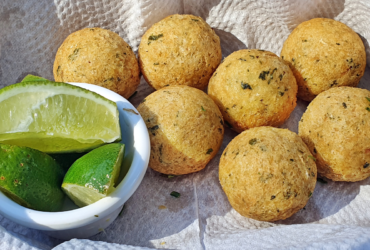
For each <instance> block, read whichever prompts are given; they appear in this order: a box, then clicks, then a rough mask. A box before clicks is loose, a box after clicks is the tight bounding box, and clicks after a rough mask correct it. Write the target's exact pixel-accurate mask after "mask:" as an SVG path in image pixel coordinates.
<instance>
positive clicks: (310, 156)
mask: <svg viewBox="0 0 370 250" xmlns="http://www.w3.org/2000/svg"><path fill="white" fill-rule="evenodd" d="M308 157H309V158H311V159H312V160H314V161H316V158H315V157H313V156H312V155H309V156H308Z"/></svg>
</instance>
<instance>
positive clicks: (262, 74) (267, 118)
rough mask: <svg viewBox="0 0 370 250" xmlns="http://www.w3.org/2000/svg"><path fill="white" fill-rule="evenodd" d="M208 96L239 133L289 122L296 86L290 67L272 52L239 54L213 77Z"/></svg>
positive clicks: (228, 60) (235, 54)
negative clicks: (287, 120)
mask: <svg viewBox="0 0 370 250" xmlns="http://www.w3.org/2000/svg"><path fill="white" fill-rule="evenodd" d="M208 94H209V96H210V97H211V98H212V99H213V100H214V101H215V103H216V104H217V105H218V107H219V108H220V110H221V112H222V115H223V117H224V119H225V120H226V121H227V122H228V123H229V125H230V126H231V127H232V128H233V129H234V130H236V131H238V132H241V131H244V130H246V129H249V128H253V127H258V126H274V127H277V126H279V125H281V124H283V123H284V121H285V120H286V119H288V118H289V115H290V113H291V112H292V111H293V110H294V108H295V106H296V100H297V97H296V95H297V83H296V80H295V78H294V75H293V73H292V71H291V70H290V68H289V66H288V65H287V64H286V63H284V61H283V60H281V59H280V58H279V57H278V56H276V55H275V54H274V53H272V52H268V51H262V50H239V51H236V52H234V53H232V54H231V55H229V56H228V57H227V58H225V60H224V62H223V63H222V64H221V65H220V66H219V67H218V68H217V70H216V72H215V73H214V74H213V76H212V78H211V80H210V82H209V86H208Z"/></svg>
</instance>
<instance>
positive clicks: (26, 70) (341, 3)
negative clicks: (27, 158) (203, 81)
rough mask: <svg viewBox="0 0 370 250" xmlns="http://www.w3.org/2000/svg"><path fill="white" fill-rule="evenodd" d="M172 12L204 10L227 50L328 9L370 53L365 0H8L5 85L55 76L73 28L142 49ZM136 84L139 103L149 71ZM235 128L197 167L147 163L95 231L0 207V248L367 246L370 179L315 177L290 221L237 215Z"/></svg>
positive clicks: (279, 36)
mask: <svg viewBox="0 0 370 250" xmlns="http://www.w3.org/2000/svg"><path fill="white" fill-rule="evenodd" d="M175 13H190V14H193V15H197V16H201V17H202V18H203V19H205V20H206V21H207V22H208V23H209V24H210V25H211V26H212V28H214V30H215V31H216V33H217V34H218V35H219V36H220V38H221V46H222V52H223V56H224V57H225V56H227V55H229V54H230V53H232V52H233V51H236V50H239V49H244V48H259V49H264V50H269V51H272V52H274V53H276V54H277V55H279V54H280V50H281V48H282V45H283V42H284V40H285V39H286V38H287V37H288V35H289V34H290V32H291V31H292V30H293V29H294V28H295V27H296V26H297V25H298V24H299V23H301V22H303V21H305V20H309V19H311V18H315V17H327V18H333V19H335V20H338V21H341V22H343V23H345V24H347V25H348V26H350V27H351V28H352V29H354V30H355V31H356V32H357V33H358V34H359V35H360V36H361V38H362V40H363V42H364V44H365V47H366V53H367V59H368V60H367V61H368V62H369V59H370V48H369V43H368V41H369V39H370V2H369V1H368V0H311V1H304V0H273V1H268V0H261V1H253V0H244V1H242V0H235V1H231V0H228V1H226V0H203V1H199V0H176V1H175V0H158V1H155V0H140V1H129V0H119V1H118V0H111V1H108V0H102V1H93V0H83V1H78V0H69V1H68V0H54V1H53V2H52V1H48V0H40V1H36V0H32V1H31V0H28V1H27V0H19V1H16V2H14V1H12V0H2V3H1V5H0V32H1V35H0V88H1V87H4V86H7V85H10V84H13V83H15V82H19V81H20V80H21V79H22V78H23V77H24V76H25V75H27V74H35V75H40V76H43V77H46V78H48V79H53V75H52V65H53V62H54V57H55V54H56V51H57V49H58V47H59V46H60V45H61V43H62V42H63V40H64V39H65V38H66V37H67V36H68V34H70V33H71V32H74V31H76V30H79V29H81V28H84V27H94V26H99V27H102V28H106V29H110V30H112V31H114V32H117V33H118V34H119V35H120V36H121V37H122V38H124V39H125V41H126V42H128V43H129V44H130V46H131V47H132V48H133V50H134V51H135V52H137V48H138V45H139V43H140V38H141V36H142V35H143V33H144V32H145V30H147V29H148V28H149V27H150V26H151V25H152V24H153V23H155V22H157V21H159V20H161V19H163V18H164V17H166V16H168V15H170V14H175ZM369 80H370V70H369V67H367V68H366V72H365V75H364V77H363V78H362V80H361V82H360V84H359V87H360V88H366V89H370V86H369ZM137 91H138V93H137V95H136V96H135V97H133V98H132V99H130V101H131V102H132V103H133V104H134V105H135V106H138V104H139V102H140V101H141V100H142V99H144V98H145V97H146V96H147V95H149V94H150V93H152V92H153V91H154V90H153V89H152V88H151V87H149V86H148V84H147V83H146V82H145V80H143V79H142V80H141V83H140V85H139V88H138V90H137ZM307 105H308V103H307V102H304V101H301V100H298V103H297V107H296V109H295V110H294V112H293V113H292V114H291V116H290V118H289V120H288V121H287V122H286V123H285V124H284V125H283V126H282V127H284V128H289V129H290V130H292V131H294V132H297V130H298V121H299V119H300V117H301V115H302V114H303V112H304V111H305V109H306V107H307ZM236 135H237V133H236V132H234V131H232V130H230V129H228V128H226V129H225V137H224V141H223V144H222V147H221V149H220V151H219V152H218V154H217V156H216V157H215V158H214V159H213V160H212V161H211V162H210V163H209V164H208V166H207V167H206V168H205V169H204V170H202V171H200V172H198V173H195V174H189V175H186V176H178V177H174V178H168V177H167V176H164V175H161V174H159V173H157V172H155V171H153V170H151V169H148V171H147V173H146V175H145V177H144V180H143V182H142V183H141V185H140V187H139V188H138V190H137V191H136V192H135V194H134V195H133V196H132V197H131V198H130V199H129V200H128V201H127V202H126V205H125V209H124V210H123V213H122V214H121V216H119V217H118V218H117V219H116V220H115V221H114V222H113V224H112V225H111V226H109V227H108V228H107V229H106V230H105V231H103V232H101V233H99V234H98V235H95V236H93V237H91V238H90V239H89V240H76V239H74V240H71V241H67V242H63V241H61V240H58V239H54V238H51V237H49V236H47V235H45V234H43V233H42V232H40V231H37V230H33V229H28V228H25V227H23V226H20V225H18V224H16V223H14V222H11V221H9V220H8V219H6V218H4V217H2V216H0V225H1V226H2V227H0V249H27V250H28V249H50V248H53V247H55V246H56V248H55V249H58V250H64V249H65V250H67V249H104V248H109V249H148V248H164V249H370V179H366V180H364V181H361V182H357V183H342V182H339V183H334V182H332V181H328V182H327V183H326V184H324V183H320V182H318V183H317V185H316V189H315V192H314V194H313V196H312V198H311V199H310V200H309V202H308V203H307V205H306V207H305V208H304V209H302V210H301V211H299V212H298V213H296V214H295V215H293V216H292V217H290V218H288V219H286V220H284V221H278V222H274V223H270V222H260V221H256V220H252V219H248V218H245V217H242V216H240V215H239V214H238V213H237V212H236V211H235V210H233V209H232V208H231V206H230V204H229V202H228V200H227V198H226V196H225V194H224V193H223V191H222V189H221V186H220V184H219V180H218V163H219V158H220V155H221V152H222V151H223V150H224V149H225V147H226V145H227V144H228V143H229V142H230V141H231V140H232V139H233V138H234V137H235V136H236ZM172 191H177V192H179V193H181V197H180V198H179V199H176V198H174V197H172V196H170V193H171V192H172ZM0 205H1V204H0ZM114 243H116V244H114ZM118 244H120V245H118ZM130 245H131V246H130ZM145 247H148V248H145Z"/></svg>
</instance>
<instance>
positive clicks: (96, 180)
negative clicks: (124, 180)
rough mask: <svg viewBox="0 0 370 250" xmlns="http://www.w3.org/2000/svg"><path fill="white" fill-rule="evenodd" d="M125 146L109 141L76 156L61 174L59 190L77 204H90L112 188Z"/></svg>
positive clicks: (107, 193)
mask: <svg viewBox="0 0 370 250" xmlns="http://www.w3.org/2000/svg"><path fill="white" fill-rule="evenodd" d="M124 149H125V145H124V144H121V143H112V144H108V145H104V146H102V147H99V148H96V149H94V150H92V151H91V152H89V153H87V154H86V155H84V156H82V157H81V158H79V159H78V160H77V161H75V163H73V165H72V166H71V167H70V168H69V170H68V172H67V174H66V175H65V177H64V180H63V184H62V189H63V190H64V192H65V193H66V194H67V195H68V196H69V197H70V198H71V199H72V200H73V201H74V203H75V204H76V205H77V206H79V207H83V206H87V205H89V204H92V203H94V202H96V201H98V200H100V199H102V198H104V197H106V196H107V195H109V194H110V193H111V192H112V191H113V190H114V185H115V184H117V179H118V176H119V172H120V169H121V164H122V160H123V155H124Z"/></svg>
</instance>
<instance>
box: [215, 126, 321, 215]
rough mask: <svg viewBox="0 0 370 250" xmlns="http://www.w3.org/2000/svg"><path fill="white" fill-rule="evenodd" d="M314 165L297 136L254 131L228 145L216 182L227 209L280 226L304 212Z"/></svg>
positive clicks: (282, 131)
mask: <svg viewBox="0 0 370 250" xmlns="http://www.w3.org/2000/svg"><path fill="white" fill-rule="evenodd" d="M316 174H317V172H316V165H315V162H314V160H313V159H312V155H311V153H310V151H309V150H308V148H307V146H306V145H305V144H304V143H303V141H302V140H301V138H299V136H298V135H297V134H295V133H293V132H291V131H289V130H287V129H278V128H272V127H258V128H252V129H249V130H246V131H244V132H243V133H241V134H239V135H238V136H236V137H235V138H234V139H233V140H232V141H231V142H230V143H229V145H227V147H226V149H225V150H224V152H223V154H222V156H221V159H220V168H219V178H220V183H221V186H222V189H223V190H224V191H225V193H226V196H227V198H228V199H229V202H230V204H231V206H232V207H233V208H234V209H235V210H236V211H237V212H238V213H240V214H241V215H242V216H245V217H249V218H252V219H255V220H261V221H276V220H283V219H286V218H288V217H290V216H292V215H293V214H294V213H296V212H297V211H298V210H300V209H301V208H303V207H304V206H305V205H306V203H307V201H308V199H309V198H310V197H311V195H312V193H313V191H314V189H315V185H316Z"/></svg>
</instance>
